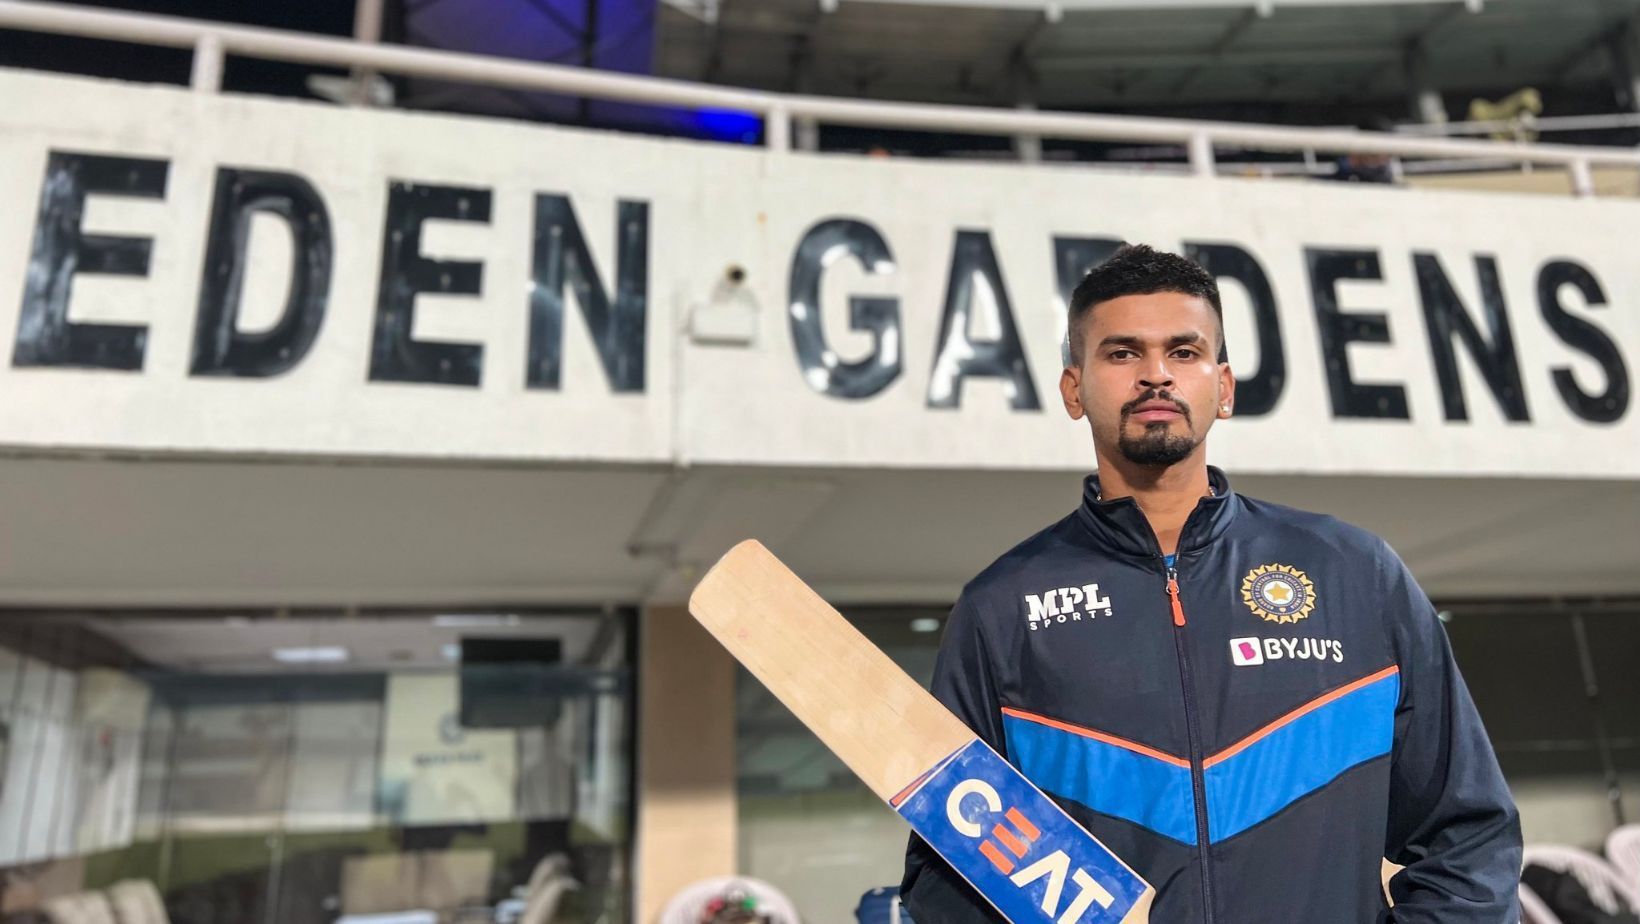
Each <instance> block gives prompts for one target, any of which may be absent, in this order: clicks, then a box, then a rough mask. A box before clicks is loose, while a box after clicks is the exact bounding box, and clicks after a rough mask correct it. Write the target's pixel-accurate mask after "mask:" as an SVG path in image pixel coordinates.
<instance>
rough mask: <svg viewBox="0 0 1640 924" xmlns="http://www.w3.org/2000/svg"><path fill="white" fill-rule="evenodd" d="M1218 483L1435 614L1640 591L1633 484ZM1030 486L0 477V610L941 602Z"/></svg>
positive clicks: (575, 476)
mask: <svg viewBox="0 0 1640 924" xmlns="http://www.w3.org/2000/svg"><path fill="white" fill-rule="evenodd" d="M1232 478H1233V480H1234V483H1235V485H1236V487H1237V489H1238V490H1240V491H1242V492H1243V493H1247V494H1251V495H1254V496H1258V497H1264V498H1267V499H1270V500H1275V501H1280V502H1284V503H1290V504H1294V505H1296V506H1300V507H1305V508H1310V509H1319V510H1325V511H1328V512H1331V513H1334V514H1336V515H1338V516H1340V517H1342V518H1344V519H1346V520H1349V521H1352V522H1355V523H1358V524H1360V525H1362V526H1364V527H1366V528H1368V529H1371V530H1373V531H1375V532H1378V533H1379V534H1381V535H1383V536H1384V537H1385V538H1387V539H1388V540H1389V541H1390V542H1391V544H1393V545H1394V546H1395V547H1396V548H1397V550H1398V551H1400V552H1401V554H1402V555H1403V557H1405V558H1406V559H1407V561H1408V562H1409V563H1410V564H1411V566H1412V568H1413V570H1414V572H1415V573H1416V574H1417V575H1418V577H1419V578H1420V580H1421V581H1422V582H1423V583H1424V586H1425V587H1426V589H1427V590H1429V592H1430V593H1431V594H1432V595H1433V596H1436V597H1438V598H1439V597H1451V598H1471V597H1488V598H1505V597H1548V596H1555V595H1563V596H1576V597H1583V596H1592V595H1625V596H1640V568H1636V564H1637V563H1640V528H1637V527H1636V525H1635V524H1637V523H1640V482H1612V481H1589V480H1547V479H1483V478H1451V479H1429V478H1419V479H1405V478H1356V477H1314V476H1294V477H1256V478H1255V477H1246V478H1235V476H1234V473H1232ZM1079 492H1080V486H1079V476H1077V475H1076V474H1074V473H1041V472H1029V473H1027V472H932V471H881V470H873V471H868V470H829V471H800V470H771V469H745V470H743V469H712V468H695V469H687V470H680V471H679V472H677V473H671V474H669V473H667V472H663V471H655V470H641V469H613V468H603V469H599V470H585V469H563V468H525V467H518V468H486V467H472V466H466V467H463V466H433V465H409V464H374V465H367V464H347V465H339V464H325V463H319V462H300V463H297V462H277V463H276V462H247V461H235V462H219V461H202V460H194V461H182V460H152V459H148V460H124V459H49V458H6V459H0V511H3V512H4V515H3V516H0V600H4V601H6V603H7V604H9V605H11V606H14V607H17V606H21V607H30V606H114V607H136V606H190V607H191V606H201V607H212V606H218V607H225V606H276V607H277V606H349V605H356V606H368V605H409V606H415V607H433V606H484V605H500V604H507V605H519V606H522V605H574V606H589V607H599V606H602V605H604V604H610V603H638V602H644V601H654V600H665V599H671V600H677V599H681V598H682V596H683V594H684V593H685V592H686V591H687V588H688V587H689V586H690V584H691V582H692V580H693V577H694V576H695V575H696V574H698V573H699V571H700V569H701V568H703V567H705V566H707V565H709V564H710V563H711V562H712V561H713V560H714V559H715V558H716V556H717V555H718V554H719V553H720V552H721V551H722V550H723V549H724V548H726V547H727V546H728V545H729V544H731V543H732V542H734V541H736V540H737V539H739V538H742V537H745V536H758V537H760V538H762V539H764V540H765V541H766V542H767V543H768V544H769V545H770V546H771V547H772V548H774V549H775V551H776V552H778V553H779V554H781V555H782V556H783V557H784V558H786V560H787V561H788V562H789V563H790V564H791V565H792V566H793V567H794V568H795V569H796V570H797V571H798V572H799V573H800V574H802V575H804V576H805V577H807V578H808V579H809V580H810V581H811V583H813V584H814V585H815V586H816V587H817V588H818V589H819V590H820V591H821V592H822V593H824V594H826V595H827V596H828V597H830V598H831V599H833V600H835V601H836V602H838V603H871V602H877V603H895V602H925V603H935V604H942V603H948V602H949V601H950V600H952V599H954V597H955V595H956V593H957V591H958V590H959V589H960V588H961V586H962V584H963V583H964V582H965V581H967V580H968V579H969V578H970V577H972V576H973V574H974V573H976V572H977V571H978V570H979V569H980V568H982V567H983V566H984V565H986V564H987V563H989V562H990V561H991V560H992V559H993V558H995V557H996V556H997V555H998V554H1000V553H1001V552H1003V551H1005V550H1006V549H1007V548H1008V547H1009V546H1011V545H1012V544H1014V543H1015V542H1017V541H1019V540H1020V539H1022V538H1023V537H1025V536H1027V535H1029V534H1031V533H1033V532H1035V531H1036V530H1037V529H1039V528H1040V527H1041V526H1043V525H1045V524H1047V523H1049V522H1051V521H1053V520H1055V519H1057V518H1058V517H1059V516H1062V515H1063V514H1064V513H1065V512H1067V511H1068V510H1069V509H1070V508H1071V507H1072V506H1073V505H1074V504H1075V503H1077V501H1078V499H1079Z"/></svg>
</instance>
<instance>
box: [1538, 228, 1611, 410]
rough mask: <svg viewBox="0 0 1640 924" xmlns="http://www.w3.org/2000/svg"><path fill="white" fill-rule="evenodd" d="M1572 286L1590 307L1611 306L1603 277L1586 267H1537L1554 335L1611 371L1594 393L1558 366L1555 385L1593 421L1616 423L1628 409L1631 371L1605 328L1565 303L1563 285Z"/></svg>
mask: <svg viewBox="0 0 1640 924" xmlns="http://www.w3.org/2000/svg"><path fill="white" fill-rule="evenodd" d="M1568 285H1570V286H1575V287H1576V288H1577V290H1578V291H1579V292H1581V293H1583V301H1584V302H1585V303H1586V304H1588V306H1589V307H1590V308H1595V307H1603V306H1604V305H1605V304H1606V293H1605V292H1603V291H1601V289H1600V281H1599V280H1598V279H1595V278H1594V273H1591V272H1589V270H1588V268H1587V267H1585V266H1583V265H1581V264H1578V263H1573V262H1572V261H1570V260H1551V261H1549V262H1548V263H1545V264H1543V269H1541V270H1539V271H1538V279H1537V297H1538V310H1539V311H1541V312H1542V313H1543V320H1544V321H1545V322H1547V323H1548V325H1549V329H1550V330H1552V331H1554V332H1555V336H1557V337H1559V338H1560V339H1561V340H1563V341H1565V343H1566V345H1567V346H1569V347H1571V348H1572V349H1574V350H1578V351H1580V352H1583V353H1586V354H1588V355H1589V356H1590V357H1591V358H1592V359H1593V360H1594V361H1595V362H1597V363H1599V364H1600V368H1601V370H1602V371H1603V372H1605V373H1606V390H1605V391H1604V392H1601V393H1600V394H1598V395H1591V394H1589V393H1588V392H1586V391H1584V390H1583V389H1581V388H1579V387H1578V385H1577V380H1576V379H1574V378H1572V370H1570V369H1568V368H1566V367H1564V366H1562V367H1560V368H1557V369H1555V370H1554V373H1553V374H1554V379H1555V388H1556V390H1558V391H1559V392H1560V399H1561V400H1562V401H1564V402H1566V406H1567V407H1568V408H1570V409H1571V411H1572V413H1573V414H1576V415H1577V416H1579V417H1581V418H1583V419H1584V420H1587V421H1591V422H1593V423H1612V422H1614V421H1617V420H1619V419H1621V418H1622V416H1623V414H1624V413H1625V412H1626V411H1628V409H1629V370H1628V369H1627V368H1626V367H1625V366H1624V365H1623V354H1622V353H1621V352H1619V351H1618V349H1617V344H1616V343H1614V342H1612V338H1611V337H1609V336H1607V334H1606V332H1605V331H1603V330H1601V329H1600V328H1599V327H1596V326H1595V325H1594V324H1593V323H1592V322H1590V321H1588V320H1585V319H1583V318H1580V317H1578V316H1576V315H1574V314H1572V313H1571V312H1569V311H1567V310H1566V308H1565V306H1563V305H1562V304H1561V303H1560V290H1561V287H1562V286H1568Z"/></svg>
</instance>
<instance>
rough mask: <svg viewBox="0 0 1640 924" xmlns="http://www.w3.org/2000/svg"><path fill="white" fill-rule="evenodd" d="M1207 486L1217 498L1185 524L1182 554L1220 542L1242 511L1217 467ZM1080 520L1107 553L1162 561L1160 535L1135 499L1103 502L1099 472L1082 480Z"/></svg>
mask: <svg viewBox="0 0 1640 924" xmlns="http://www.w3.org/2000/svg"><path fill="white" fill-rule="evenodd" d="M1207 482H1208V484H1210V485H1212V486H1213V491H1214V495H1213V496H1212V497H1203V498H1202V499H1201V500H1199V501H1197V502H1196V509H1195V510H1192V511H1191V512H1190V516H1189V518H1188V519H1186V520H1185V523H1184V531H1183V532H1181V533H1180V534H1179V552H1180V553H1184V552H1193V551H1195V550H1197V549H1199V548H1201V547H1202V546H1205V545H1207V544H1208V543H1210V542H1212V541H1213V540H1214V539H1217V538H1218V537H1219V536H1220V535H1221V534H1222V533H1223V532H1224V531H1225V529H1227V528H1229V526H1230V521H1231V520H1232V519H1234V518H1235V515H1236V513H1237V511H1239V510H1240V509H1241V499H1240V498H1239V497H1237V496H1236V493H1235V492H1234V491H1232V490H1231V489H1230V479H1229V478H1227V477H1225V474H1224V471H1223V470H1222V469H1219V468H1217V467H1215V466H1212V465H1209V466H1208V467H1207ZM1076 516H1077V519H1079V520H1081V521H1082V524H1083V525H1084V526H1086V527H1087V528H1088V532H1089V533H1091V534H1092V536H1093V539H1094V541H1095V542H1096V543H1098V544H1099V545H1100V546H1102V547H1104V548H1106V549H1112V550H1115V551H1119V552H1123V553H1125V554H1128V555H1139V556H1144V557H1146V558H1159V557H1160V556H1161V549H1160V547H1159V546H1158V545H1157V543H1156V533H1155V531H1154V530H1152V529H1151V528H1150V521H1149V520H1147V519H1145V514H1144V511H1142V510H1140V509H1139V503H1138V501H1135V500H1134V499H1133V498H1131V497H1118V498H1115V499H1113V500H1099V474H1098V473H1097V472H1095V473H1094V474H1092V475H1089V476H1087V477H1086V478H1084V479H1083V480H1082V506H1080V507H1078V508H1077V510H1076Z"/></svg>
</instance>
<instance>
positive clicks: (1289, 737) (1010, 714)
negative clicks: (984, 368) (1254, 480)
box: [902, 246, 1521, 924]
mask: <svg viewBox="0 0 1640 924" xmlns="http://www.w3.org/2000/svg"><path fill="white" fill-rule="evenodd" d="M1069 308H1070V318H1069V322H1070V323H1069V346H1070V361H1069V364H1068V366H1067V368H1066V369H1065V371H1064V373H1063V375H1062V376H1061V378H1060V393H1061V396H1062V397H1063V398H1064V402H1065V410H1066V411H1067V412H1068V413H1069V414H1070V416H1071V418H1072V419H1073V420H1079V419H1082V418H1087V421H1088V424H1089V427H1090V428H1091V430H1092V431H1093V447H1094V455H1095V456H1096V458H1097V460H1098V472H1097V474H1095V475H1091V476H1089V477H1088V478H1087V479H1086V481H1085V483H1084V487H1083V498H1082V503H1081V506H1080V507H1078V508H1077V509H1076V510H1075V511H1074V512H1073V513H1071V514H1070V515H1069V516H1067V517H1065V518H1064V519H1063V520H1060V521H1059V522H1058V523H1055V524H1054V525H1052V526H1050V527H1048V528H1047V529H1045V530H1043V531H1042V532H1040V533H1038V534H1036V535H1035V536H1032V537H1031V538H1029V539H1027V540H1025V541H1024V542H1023V543H1021V544H1020V545H1019V546H1017V547H1016V548H1014V549H1013V550H1012V551H1010V552H1008V553H1007V554H1006V555H1004V556H1003V557H1002V558H1000V559H998V560H997V562H996V563H995V564H993V565H991V566H990V567H989V568H987V569H986V570H985V571H983V572H982V573H981V574H980V575H979V576H978V577H976V578H975V579H974V580H973V581H972V582H970V583H969V584H968V586H967V587H966V588H964V590H963V593H962V596H961V597H960V598H959V599H958V601H957V604H956V606H955V607H954V608H953V609H952V612H951V618H950V620H949V622H948V624H947V627H946V631H945V637H944V640H943V642H942V645H941V648H940V655H939V660H938V663H937V666H936V667H935V670H934V682H933V690H934V694H935V696H936V697H938V698H939V700H940V701H941V702H943V703H944V704H945V705H946V706H948V707H950V708H951V710H952V711H954V712H955V713H956V714H957V715H958V716H960V717H961V718H962V719H963V720H964V721H965V722H967V723H968V724H969V725H970V726H971V727H972V728H973V729H974V730H975V732H977V733H978V734H979V735H980V736H981V737H982V738H984V739H985V741H986V742H987V743H989V744H990V745H991V746H992V747H994V748H996V749H997V751H998V752H1000V753H1001V754H1002V755H1003V756H1005V757H1007V758H1008V760H1009V761H1010V762H1011V763H1013V764H1014V765H1015V766H1017V767H1018V768H1019V769H1020V770H1021V771H1022V772H1023V773H1024V774H1025V775H1026V776H1027V777H1029V778H1030V779H1031V780H1032V782H1034V783H1035V784H1036V785H1037V786H1038V787H1039V788H1041V789H1043V790H1044V791H1045V792H1047V793H1048V794H1049V795H1050V796H1052V797H1053V798H1054V800H1055V801H1056V802H1058V803H1059V804H1060V805H1061V806H1063V807H1064V809H1065V810H1066V812H1068V813H1069V814H1070V816H1071V817H1072V818H1074V819H1075V820H1076V821H1077V822H1079V823H1080V824H1082V825H1083V826H1084V827H1086V828H1087V829H1088V831H1090V832H1091V833H1092V834H1093V835H1094V836H1095V837H1097V838H1099V840H1101V841H1102V842H1104V844H1105V845H1106V846H1108V847H1109V848H1110V849H1111V850H1113V851H1114V852H1115V853H1116V854H1117V855H1118V856H1120V857H1122V859H1123V860H1125V861H1126V862H1127V863H1128V865H1130V866H1132V867H1133V868H1134V869H1135V870H1136V871H1137V872H1138V873H1139V874H1140V875H1141V876H1143V877H1144V878H1145V879H1146V880H1147V881H1149V882H1150V883H1151V885H1153V886H1155V888H1156V890H1157V893H1158V894H1157V898H1156V903H1155V905H1154V908H1153V910H1152V912H1151V920H1152V921H1154V922H1157V924H1211V922H1217V924H1264V922H1269V924H1357V922H1398V924H1426V922H1428V924H1434V922H1440V924H1516V922H1517V921H1518V920H1519V910H1518V907H1517V904H1516V898H1515V894H1516V882H1517V879H1516V877H1517V874H1518V872H1519V870H1520V858H1521V844H1520V826H1519V818H1518V815H1517V813H1516V811H1515V807H1514V804H1513V802H1512V801H1511V799H1510V796H1509V792H1508V790H1507V788H1506V787H1505V784H1504V781H1503V777H1502V775H1501V774H1500V773H1499V771H1498V764H1497V759H1496V757H1495V756H1494V754H1493V752H1492V748H1491V745H1490V744H1489V743H1488V741H1487V738H1486V732H1485V731H1484V729H1482V727H1481V722H1480V718H1479V716H1478V715H1477V714H1476V712H1475V706H1474V703H1473V702H1472V701H1471V699H1470V697H1469V692H1468V690H1467V689H1466V688H1465V686H1464V683H1463V680H1462V678H1461V677H1460V676H1459V674H1458V669H1457V666H1456V665H1455V664H1454V663H1453V660H1452V653H1451V649H1450V648H1449V646H1448V644H1447V640H1446V634H1445V632H1444V631H1443V630H1442V628H1441V625H1440V622H1439V621H1438V620H1437V619H1436V616H1435V610H1434V608H1433V607H1432V606H1431V605H1430V603H1429V599H1428V598H1427V597H1425V596H1424V594H1423V591H1422V590H1420V589H1419V587H1418V585H1417V583H1416V582H1414V581H1413V579H1412V575H1411V574H1409V573H1408V572H1407V569H1406V567H1405V565H1403V564H1402V563H1401V560H1400V559H1399V558H1397V557H1396V555H1395V553H1394V552H1393V551H1391V550H1390V549H1389V547H1388V546H1386V545H1385V544H1384V542H1383V540H1381V539H1379V538H1377V537H1376V536H1373V535H1371V534H1369V533H1367V532H1365V531H1364V530H1361V529H1358V528H1356V527H1353V526H1350V525H1348V524H1345V523H1342V522H1340V521H1338V520H1336V519H1333V518H1331V517H1328V516H1325V515H1322V514H1315V513H1306V512H1303V511H1299V510H1294V509H1292V508H1289V507H1283V506H1280V505H1277V504H1271V503H1267V502H1264V501H1259V500H1254V499H1252V498H1249V497H1243V496H1241V495H1239V494H1236V493H1235V492H1234V491H1232V490H1231V488H1230V484H1229V482H1228V480H1227V479H1226V478H1225V476H1224V473H1223V472H1222V471H1220V470H1218V469H1217V468H1213V467H1210V466H1209V465H1208V464H1207V460H1206V439H1207V434H1208V431H1209V429H1211V427H1212V426H1213V423H1214V421H1216V420H1220V419H1225V418H1228V417H1230V415H1231V413H1232V411H1233V409H1234V406H1235V384H1236V383H1235V378H1234V376H1232V375H1231V372H1230V366H1229V364H1228V363H1225V362H1221V361H1219V360H1220V358H1221V357H1222V356H1223V355H1224V353H1223V347H1224V329H1223V324H1222V318H1221V313H1220V307H1219V295H1218V289H1217V287H1216V285H1215V283H1214V281H1213V278H1212V277H1211V276H1210V275H1208V274H1207V273H1206V272H1205V271H1203V270H1202V269H1201V268H1200V267H1198V266H1196V265H1195V264H1193V263H1191V262H1189V261H1188V260H1185V259H1184V258H1182V257H1178V256H1175V255H1173V254H1168V253H1160V252H1157V251H1154V250H1152V249H1150V248H1149V247H1143V246H1137V247H1135V246H1128V247H1123V248H1122V249H1121V250H1119V251H1118V252H1117V253H1116V254H1115V255H1114V256H1113V257H1111V259H1110V260H1109V261H1107V262H1106V263H1104V264H1102V265H1100V266H1099V267H1098V268H1097V269H1095V270H1094V271H1093V272H1091V273H1089V274H1088V275H1087V277H1086V278H1085V279H1084V280H1083V281H1082V282H1081V284H1080V285H1079V286H1077V288H1076V291H1075V293H1074V294H1073V295H1072V297H1071V304H1070V306H1069ZM1385 857H1387V858H1389V859H1390V860H1392V861H1394V862H1395V863H1397V864H1401V865H1403V866H1405V869H1403V870H1401V871H1400V872H1398V873H1397V874H1396V875H1395V877H1394V878H1393V879H1391V880H1390V883H1389V891H1390V893H1391V895H1392V897H1393V899H1394V907H1393V909H1391V908H1388V907H1387V902H1386V900H1385V898H1384V894H1383V889H1382V885H1381V867H1382V862H1383V858H1385ZM902 892H903V895H904V899H905V903H906V907H907V909H908V910H909V911H910V913H911V916H912V918H913V919H915V920H916V921H918V922H919V924H962V922H980V921H998V920H1001V918H1000V917H999V916H998V915H997V914H996V913H995V912H994V911H993V910H991V909H990V907H989V906H988V905H986V903H985V901H984V900H983V899H982V898H980V897H979V895H978V893H976V892H975V891H974V890H973V889H972V888H970V887H969V886H968V885H967V883H965V882H963V881H962V880H961V879H960V878H958V877H957V876H956V874H955V873H954V872H953V871H952V870H951V868H950V867H949V866H948V865H947V864H946V863H945V862H944V861H943V860H941V859H940V858H939V857H938V855H936V854H934V853H933V852H932V850H930V849H929V847H928V846H927V845H926V844H925V843H924V842H923V841H922V840H921V839H920V838H918V837H916V836H915V835H913V836H912V839H911V844H910V846H909V848H908V850H907V857H906V872H905V882H904V884H903V886H902Z"/></svg>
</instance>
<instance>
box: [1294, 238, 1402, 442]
mask: <svg viewBox="0 0 1640 924" xmlns="http://www.w3.org/2000/svg"><path fill="white" fill-rule="evenodd" d="M1304 262H1305V265H1306V266H1307V267H1308V268H1309V273H1310V299H1311V302H1312V303H1313V304H1314V306H1315V324H1316V329H1317V330H1318V331H1319V332H1320V334H1321V358H1322V360H1323V362H1324V365H1325V366H1326V367H1327V392H1328V394H1329V395H1330V396H1331V398H1332V409H1333V416H1334V417H1389V418H1400V419H1402V420H1406V419H1407V393H1406V389H1405V388H1402V387H1401V386H1399V385H1362V384H1359V383H1358V382H1356V381H1355V379H1354V378H1352V377H1351V376H1350V357H1349V354H1348V353H1347V352H1346V349H1347V348H1348V347H1349V345H1350V344H1351V343H1356V342H1360V343H1389V342H1390V339H1389V320H1388V319H1387V318H1386V317H1385V316H1384V315H1382V314H1364V313H1356V312H1350V313H1345V312H1343V311H1339V310H1338V283H1339V281H1340V280H1343V279H1382V278H1384V274H1383V271H1382V270H1381V269H1380V268H1379V265H1378V252H1377V251H1376V250H1325V249H1322V248H1318V247H1306V248H1304Z"/></svg>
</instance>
